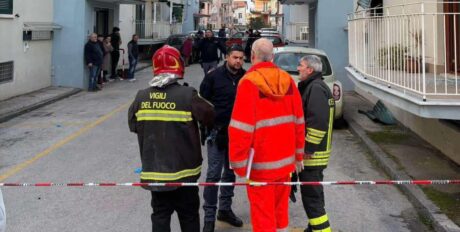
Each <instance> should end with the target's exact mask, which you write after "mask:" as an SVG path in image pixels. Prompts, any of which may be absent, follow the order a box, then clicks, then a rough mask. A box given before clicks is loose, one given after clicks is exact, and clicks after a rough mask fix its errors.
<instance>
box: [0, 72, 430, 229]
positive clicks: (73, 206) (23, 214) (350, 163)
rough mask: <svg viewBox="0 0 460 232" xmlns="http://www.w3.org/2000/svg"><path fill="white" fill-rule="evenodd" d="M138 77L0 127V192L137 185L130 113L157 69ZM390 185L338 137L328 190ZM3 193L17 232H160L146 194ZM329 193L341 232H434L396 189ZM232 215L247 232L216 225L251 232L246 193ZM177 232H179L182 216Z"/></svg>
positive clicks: (355, 146)
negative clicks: (351, 183) (380, 181)
mask: <svg viewBox="0 0 460 232" xmlns="http://www.w3.org/2000/svg"><path fill="white" fill-rule="evenodd" d="M136 75H137V78H138V81H137V82H134V83H130V82H127V81H117V82H115V83H109V84H108V85H107V86H106V88H104V90H103V91H100V92H97V93H88V92H82V93H79V94H77V95H74V96H72V97H70V98H67V99H64V100H62V101H59V102H56V103H54V104H52V105H49V106H46V107H44V108H41V109H38V110H35V111H32V112H30V113H27V114H24V115H22V116H20V117H17V118H15V119H13V120H10V121H8V122H5V123H3V124H0V148H1V149H0V182H56V183H68V182H136V181H138V178H139V177H138V174H136V173H135V169H136V168H138V167H140V159H139V149H138V147H137V140H136V136H135V135H134V134H132V133H130V132H129V130H128V125H127V108H128V105H129V103H130V102H131V101H132V100H133V98H134V96H135V94H136V91H137V90H139V89H142V88H146V87H147V82H148V81H149V80H150V77H151V69H145V70H143V71H140V72H138V73H137V74H136ZM202 78H203V72H202V70H201V68H200V67H199V66H198V65H192V66H191V67H189V68H187V70H186V77H185V81H186V82H188V83H189V84H190V85H191V86H194V87H196V88H198V86H199V84H200V82H201V80H202ZM203 151H204V152H203V156H204V158H205V159H206V151H205V148H203ZM206 168H207V165H206V160H205V161H204V165H203V170H206ZM203 173H205V171H203ZM204 178H205V177H204V175H202V177H201V180H204ZM385 178H386V176H385V175H384V174H383V173H382V172H381V171H380V170H379V169H378V168H376V166H374V165H373V162H372V161H371V160H370V158H369V156H368V155H367V151H366V149H365V148H364V147H363V146H362V145H361V144H360V142H359V140H358V139H357V138H355V137H354V136H353V135H352V134H351V133H350V132H349V131H348V130H346V129H345V130H337V131H335V132H334V144H333V155H332V158H331V161H330V165H329V167H328V169H327V170H326V172H325V180H373V179H385ZM2 191H3V194H4V200H5V204H6V209H7V231H8V232H32V231H33V232H37V231H38V232H42V231H43V232H45V231H46V232H63V231H66V232H67V231H95V232H105V231H107V232H108V231H110V232H114V231H120V232H125V231H150V230H151V222H150V214H151V207H150V196H151V195H150V193H149V192H148V191H145V190H142V189H140V188H135V187H103V188H95V187H93V188H91V187H85V188H78V187H73V188H70V187H52V188H49V187H3V188H2ZM325 192H326V204H327V210H328V214H329V217H330V221H331V224H332V229H333V230H334V231H342V232H355V231H388V232H394V231H425V230H426V228H425V227H424V225H423V224H422V223H421V222H420V221H419V219H418V217H417V214H416V211H415V210H414V208H413V206H412V205H411V204H410V203H409V201H408V200H407V198H406V197H405V196H404V195H402V194H401V193H400V192H399V191H398V190H397V189H396V188H395V187H394V186H330V187H326V189H325ZM297 197H298V198H300V195H297ZM233 208H234V211H235V213H236V214H237V215H239V216H241V217H242V218H243V220H244V222H245V226H244V227H243V228H242V229H241V228H231V227H230V226H228V225H226V224H224V223H217V226H216V227H217V228H216V230H217V231H226V232H230V231H250V229H251V226H250V219H249V208H248V202H247V197H246V192H245V189H244V188H241V187H240V188H237V189H236V190H235V198H234V207H233ZM200 214H201V216H202V215H203V212H202V210H201V211H200ZM306 225H307V218H306V216H305V213H304V212H303V208H302V206H301V203H300V202H297V203H296V204H291V207H290V228H291V230H292V231H303V229H302V228H304V227H305V226H306ZM172 231H180V228H179V223H178V221H177V218H176V216H175V215H174V218H173V221H172Z"/></svg>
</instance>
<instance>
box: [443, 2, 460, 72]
mask: <svg viewBox="0 0 460 232" xmlns="http://www.w3.org/2000/svg"><path fill="white" fill-rule="evenodd" d="M444 13H445V14H446V15H445V16H444V17H445V18H446V49H447V50H446V57H447V61H446V65H447V70H448V72H450V73H454V72H460V32H459V31H460V14H459V13H460V4H459V3H457V2H455V1H453V0H450V2H445V3H444Z"/></svg>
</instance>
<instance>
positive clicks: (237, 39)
mask: <svg viewBox="0 0 460 232" xmlns="http://www.w3.org/2000/svg"><path fill="white" fill-rule="evenodd" d="M261 37H262V38H266V39H268V40H270V41H271V42H272V43H273V46H274V47H283V46H284V45H285V44H286V42H284V41H283V38H282V37H281V36H279V35H271V34H261ZM247 40H248V35H247V34H246V33H244V32H238V33H236V34H234V35H233V36H232V37H231V38H229V39H228V40H227V42H226V43H225V44H226V46H227V47H230V46H232V45H233V44H239V45H241V46H243V47H245V46H246V41H247Z"/></svg>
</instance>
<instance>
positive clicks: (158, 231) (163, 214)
mask: <svg viewBox="0 0 460 232" xmlns="http://www.w3.org/2000/svg"><path fill="white" fill-rule="evenodd" d="M152 208H153V213H152V217H151V218H152V231H153V232H170V231H171V226H170V225H171V215H172V213H173V212H174V211H176V212H177V215H178V216H179V223H180V228H181V230H182V231H183V232H199V231H200V215H199V213H198V211H199V208H200V198H199V196H198V187H181V188H178V189H176V190H173V191H165V192H154V191H152Z"/></svg>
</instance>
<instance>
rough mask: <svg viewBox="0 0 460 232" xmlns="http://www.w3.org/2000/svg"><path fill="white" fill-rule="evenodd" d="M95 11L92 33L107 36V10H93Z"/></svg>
mask: <svg viewBox="0 0 460 232" xmlns="http://www.w3.org/2000/svg"><path fill="white" fill-rule="evenodd" d="M95 11H96V23H95V26H94V32H95V33H97V34H98V35H108V34H109V10H108V9H98V8H96V9H95Z"/></svg>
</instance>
